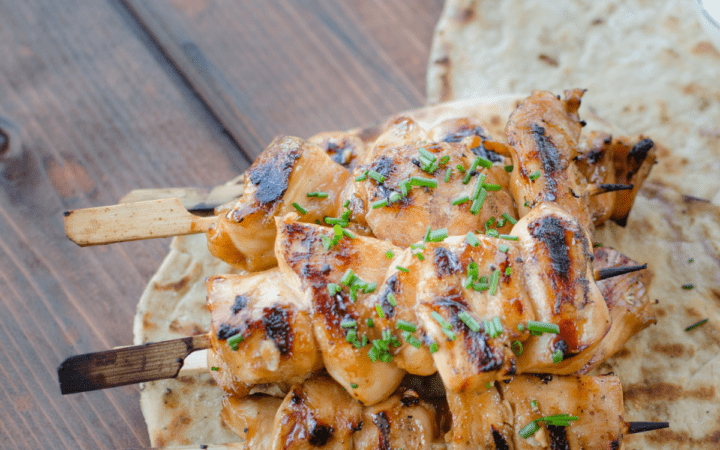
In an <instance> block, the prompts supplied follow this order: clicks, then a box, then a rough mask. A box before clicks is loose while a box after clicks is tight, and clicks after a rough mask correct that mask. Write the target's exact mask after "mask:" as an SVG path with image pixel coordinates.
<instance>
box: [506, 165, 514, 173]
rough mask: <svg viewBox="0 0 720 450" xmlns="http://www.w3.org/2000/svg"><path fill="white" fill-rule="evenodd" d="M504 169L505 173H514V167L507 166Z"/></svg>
mask: <svg viewBox="0 0 720 450" xmlns="http://www.w3.org/2000/svg"><path fill="white" fill-rule="evenodd" d="M504 169H505V172H512V171H513V166H505V167H504Z"/></svg>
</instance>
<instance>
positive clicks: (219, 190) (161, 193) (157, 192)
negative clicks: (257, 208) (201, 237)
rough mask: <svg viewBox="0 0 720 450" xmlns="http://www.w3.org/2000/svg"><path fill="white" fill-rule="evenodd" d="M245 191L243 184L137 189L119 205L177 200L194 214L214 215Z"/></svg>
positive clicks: (122, 199) (121, 200)
mask: <svg viewBox="0 0 720 450" xmlns="http://www.w3.org/2000/svg"><path fill="white" fill-rule="evenodd" d="M244 190H245V186H244V185H242V184H239V185H238V184H233V185H222V186H217V187H214V188H184V187H183V188H163V189H135V190H133V191H130V192H129V193H128V194H127V195H126V196H125V197H123V198H121V199H120V201H119V202H118V203H120V204H122V203H137V202H146V201H149V200H161V199H167V198H177V199H178V200H180V203H182V205H183V207H184V208H185V209H187V210H188V211H190V212H192V213H194V214H202V213H205V214H212V213H213V212H214V210H215V208H217V207H218V206H221V205H224V204H226V203H229V202H231V201H233V200H235V199H237V198H238V197H240V196H241V195H242V194H243V191H244Z"/></svg>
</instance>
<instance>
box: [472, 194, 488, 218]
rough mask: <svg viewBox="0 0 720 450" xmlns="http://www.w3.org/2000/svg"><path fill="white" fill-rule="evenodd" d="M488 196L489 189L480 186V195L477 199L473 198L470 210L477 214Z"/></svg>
mask: <svg viewBox="0 0 720 450" xmlns="http://www.w3.org/2000/svg"><path fill="white" fill-rule="evenodd" d="M486 197H487V191H486V190H485V188H480V194H479V195H478V197H477V199H475V200H473V203H472V206H471V207H470V212H471V213H473V214H475V215H476V216H477V214H478V213H479V212H480V209H481V208H482V206H483V203H484V202H485V198H486Z"/></svg>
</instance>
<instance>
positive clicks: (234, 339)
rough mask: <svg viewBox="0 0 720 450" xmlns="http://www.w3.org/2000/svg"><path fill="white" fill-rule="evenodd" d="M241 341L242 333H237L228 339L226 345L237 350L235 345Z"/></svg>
mask: <svg viewBox="0 0 720 450" xmlns="http://www.w3.org/2000/svg"><path fill="white" fill-rule="evenodd" d="M242 341H243V335H242V333H238V334H236V335H235V336H233V337H231V338H228V340H227V344H228V345H229V346H230V347H233V350H237V345H238V344H239V343H241V342H242Z"/></svg>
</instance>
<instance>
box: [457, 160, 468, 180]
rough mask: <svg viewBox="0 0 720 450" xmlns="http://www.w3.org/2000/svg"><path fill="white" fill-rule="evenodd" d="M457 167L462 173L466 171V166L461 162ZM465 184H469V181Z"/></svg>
mask: <svg viewBox="0 0 720 450" xmlns="http://www.w3.org/2000/svg"><path fill="white" fill-rule="evenodd" d="M455 168H456V169H457V170H459V171H460V172H461V173H465V168H464V167H463V166H462V165H461V164H458V165H457V166H455ZM465 184H467V183H465Z"/></svg>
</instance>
